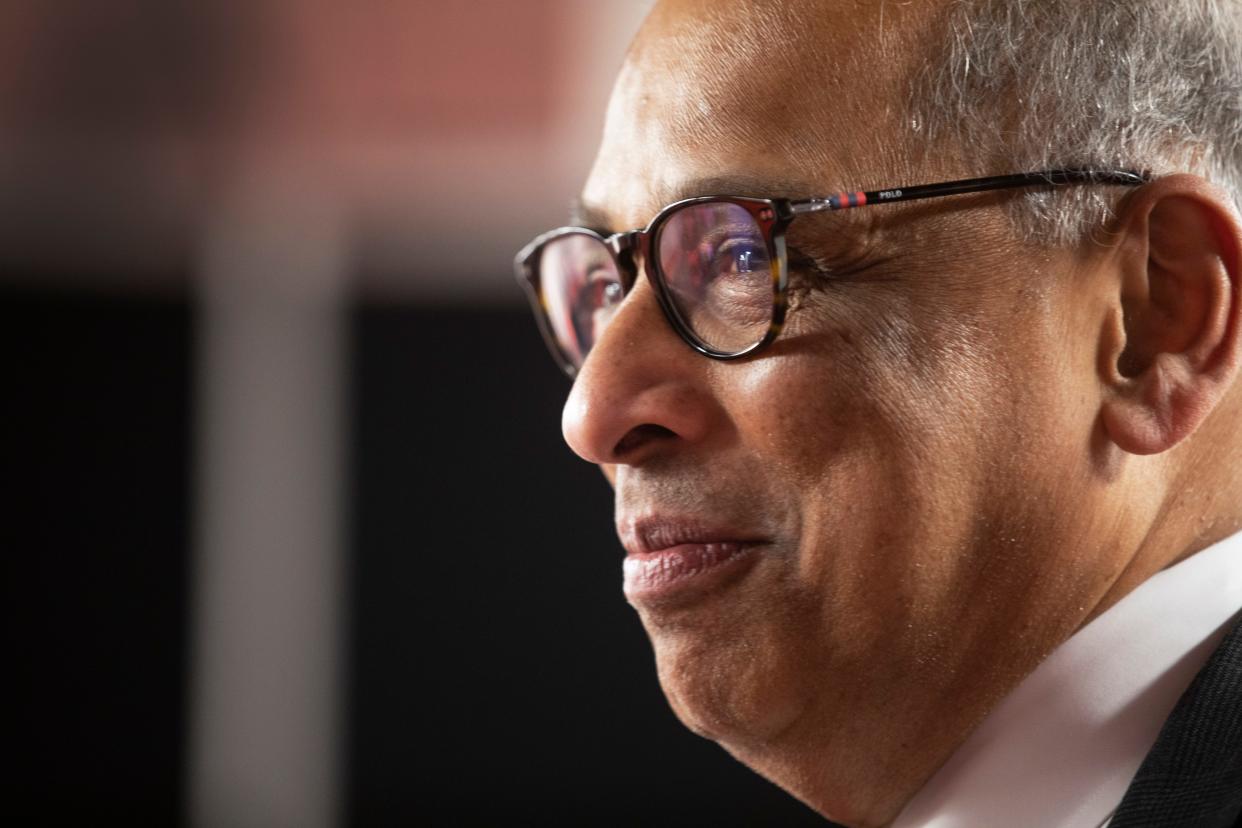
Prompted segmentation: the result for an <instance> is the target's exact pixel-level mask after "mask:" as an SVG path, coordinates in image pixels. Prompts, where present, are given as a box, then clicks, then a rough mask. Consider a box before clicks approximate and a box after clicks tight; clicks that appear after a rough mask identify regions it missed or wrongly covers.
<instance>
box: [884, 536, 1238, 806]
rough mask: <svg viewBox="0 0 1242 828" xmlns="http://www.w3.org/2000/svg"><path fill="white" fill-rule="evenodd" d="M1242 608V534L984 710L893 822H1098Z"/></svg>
mask: <svg viewBox="0 0 1242 828" xmlns="http://www.w3.org/2000/svg"><path fill="white" fill-rule="evenodd" d="M1240 608H1242V533H1239V534H1236V535H1233V536H1231V537H1228V538H1226V539H1225V540H1223V541H1221V542H1220V543H1217V544H1215V545H1214V546H1211V547H1209V548H1207V549H1204V550H1203V551H1201V552H1198V553H1197V554H1194V555H1192V556H1190V557H1189V558H1187V559H1186V560H1184V561H1182V562H1180V563H1178V564H1177V565H1175V566H1172V567H1170V568H1168V569H1166V570H1163V571H1161V572H1158V573H1156V574H1155V575H1153V576H1152V577H1151V578H1149V579H1147V580H1146V581H1144V582H1143V583H1142V584H1140V585H1139V586H1138V587H1137V588H1136V589H1135V590H1134V591H1133V592H1131V593H1130V594H1129V595H1126V596H1125V597H1124V598H1122V599H1121V600H1120V601H1118V602H1117V603H1116V604H1115V605H1113V606H1112V607H1109V608H1108V609H1107V610H1106V611H1105V612H1103V613H1102V614H1101V615H1100V616H1099V617H1098V618H1096V619H1094V620H1093V621H1091V623H1090V624H1088V625H1087V626H1085V627H1083V628H1082V629H1081V630H1079V631H1078V632H1076V633H1074V635H1072V636H1071V637H1070V638H1069V639H1068V640H1067V641H1065V643H1063V644H1062V645H1061V646H1060V647H1058V648H1057V649H1056V650H1054V651H1053V652H1052V654H1051V655H1050V656H1049V657H1048V658H1047V659H1046V660H1045V661H1044V662H1043V663H1042V664H1040V665H1039V666H1038V667H1037V668H1036V669H1035V671H1034V672H1032V673H1031V674H1030V675H1029V676H1027V678H1026V679H1024V680H1023V682H1022V683H1021V684H1019V685H1018V687H1017V688H1016V689H1015V690H1014V691H1013V692H1012V693H1010V694H1009V695H1008V696H1006V697H1005V698H1004V699H1003V700H1002V701H1001V703H1000V704H999V705H998V706H997V707H996V709H995V710H993V711H992V712H991V713H990V714H988V716H987V718H985V719H984V720H983V722H982V724H980V725H979V727H978V728H977V729H976V730H975V731H974V732H973V733H972V734H971V735H970V736H969V737H968V738H967V740H966V741H965V742H964V743H963V744H962V746H961V747H959V748H958V749H957V751H955V752H954V753H953V755H952V756H951V757H950V758H949V761H948V762H946V763H945V764H944V765H943V766H942V767H941V768H940V770H939V771H937V772H936V774H935V775H934V776H933V777H932V778H931V780H930V781H928V783H927V784H926V785H925V786H924V787H923V789H922V790H921V791H919V793H918V794H916V795H915V797H914V799H912V800H911V801H910V802H909V803H908V804H907V805H906V807H905V808H904V809H903V810H902V812H901V815H900V816H899V817H898V818H897V820H896V822H894V823H893V825H892V828H985V827H986V826H996V825H1005V826H1010V828H1061V827H1062V826H1063V827H1064V828H1100V826H1104V825H1106V824H1107V822H1108V821H1109V820H1110V819H1111V817H1112V813H1113V811H1114V810H1116V808H1117V806H1118V805H1119V804H1120V802H1121V799H1122V797H1123V796H1124V795H1125V792H1126V789H1127V788H1128V787H1129V785H1130V782H1131V780H1132V779H1133V778H1134V774H1135V773H1136V772H1137V771H1138V768H1139V765H1140V764H1141V763H1142V761H1143V758H1144V757H1145V756H1146V755H1147V753H1148V751H1149V750H1151V747H1152V745H1153V744H1155V741H1156V737H1157V736H1158V735H1159V733H1160V728H1161V727H1162V726H1163V724H1164V721H1165V719H1167V718H1168V716H1169V714H1170V713H1171V712H1172V711H1173V707H1174V705H1176V704H1177V700H1178V698H1179V697H1180V696H1181V694H1182V693H1183V692H1184V691H1185V689H1186V688H1187V687H1188V686H1189V685H1190V682H1191V680H1192V679H1194V676H1195V674H1196V673H1197V672H1198V671H1199V670H1200V669H1201V668H1202V667H1203V665H1204V664H1205V663H1206V662H1207V659H1208V657H1209V656H1210V655H1211V654H1212V651H1213V650H1215V649H1216V647H1217V645H1218V644H1219V643H1220V641H1221V639H1222V638H1224V636H1225V634H1226V633H1227V632H1228V631H1229V628H1230V627H1231V625H1232V622H1233V619H1234V616H1235V615H1236V614H1237V613H1238V611H1239V609H1240Z"/></svg>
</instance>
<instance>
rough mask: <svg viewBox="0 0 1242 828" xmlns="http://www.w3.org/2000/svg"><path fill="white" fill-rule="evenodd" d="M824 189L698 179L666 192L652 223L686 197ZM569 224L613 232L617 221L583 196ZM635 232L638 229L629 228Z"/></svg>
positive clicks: (753, 179)
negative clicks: (658, 214) (659, 214)
mask: <svg viewBox="0 0 1242 828" xmlns="http://www.w3.org/2000/svg"><path fill="white" fill-rule="evenodd" d="M821 189H823V190H824V191H826V188H818V187H814V186H812V185H811V184H808V183H807V182H805V181H798V180H793V179H785V180H773V179H771V178H762V177H760V176H755V175H749V174H746V173H738V174H731V175H718V176H708V177H705V178H695V179H691V180H689V181H686V182H683V183H681V184H678V185H677V186H676V187H675V188H672V189H670V190H665V191H663V192H662V194H661V198H660V199H659V204H660V206H659V207H657V208H656V209H655V210H653V211H652V213H651V216H649V217H648V220H650V219H651V218H654V217H655V214H656V213H657V212H659V211H660V210H661V209H663V208H664V207H666V206H667V205H669V204H672V203H674V202H677V201H681V200H682V199H686V198H696V197H699V196H719V195H732V196H752V197H756V198H789V199H794V200H797V199H801V198H807V197H810V196H814V195H817V194H818V193H819V192H820V191H821ZM569 223H570V225H571V226H574V227H588V228H591V229H593V230H610V231H611V230H613V229H614V228H613V225H614V222H613V221H611V220H610V217H609V211H608V209H607V208H606V207H601V206H597V205H595V204H591V203H589V202H587V201H585V200H583V199H582V198H581V197H579V198H575V199H573V201H571V202H570V205H569ZM625 229H627V230H634V229H638V228H625Z"/></svg>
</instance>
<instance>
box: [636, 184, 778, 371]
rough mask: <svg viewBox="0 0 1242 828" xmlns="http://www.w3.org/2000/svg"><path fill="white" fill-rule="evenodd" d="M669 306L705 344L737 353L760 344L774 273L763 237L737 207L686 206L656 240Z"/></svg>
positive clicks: (753, 221)
mask: <svg viewBox="0 0 1242 828" xmlns="http://www.w3.org/2000/svg"><path fill="white" fill-rule="evenodd" d="M657 248H658V251H659V252H658V255H659V261H660V268H661V270H662V272H663V275H664V280H665V283H666V284H667V285H668V288H669V294H670V297H671V298H672V301H673V305H674V306H675V307H676V309H677V312H678V314H679V315H680V316H681V317H682V319H683V320H684V321H685V323H686V324H687V325H688V326H689V327H690V329H691V330H692V331H694V333H695V335H696V336H698V337H699V339H701V340H702V341H703V342H704V344H706V345H709V346H711V347H712V348H716V349H719V350H722V351H739V350H743V349H745V348H746V347H748V346H750V345H753V344H754V343H755V342H758V341H759V340H760V339H762V338H763V336H764V334H765V333H766V332H767V327H768V324H769V322H770V321H771V316H772V294H773V288H772V270H771V261H770V259H769V255H768V248H767V244H766V243H765V241H764V237H763V231H762V230H760V228H759V226H758V224H756V222H755V220H754V218H753V217H752V216H751V215H750V213H749V212H747V210H746V209H745V208H743V207H741V206H740V205H737V204H728V203H720V202H716V203H706V204H694V205H689V206H687V207H685V208H683V209H682V210H679V211H678V212H676V213H674V214H673V215H671V216H669V217H668V219H667V220H666V221H665V223H664V226H663V227H662V228H661V230H660V235H659V238H658V240H657Z"/></svg>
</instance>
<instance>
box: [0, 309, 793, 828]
mask: <svg viewBox="0 0 1242 828" xmlns="http://www.w3.org/2000/svg"><path fill="white" fill-rule="evenodd" d="M0 330H2V331H3V337H4V339H3V342H4V348H3V349H0V360H2V365H3V368H2V370H0V376H4V377H5V378H7V380H8V383H7V385H8V388H7V390H6V394H5V397H6V400H7V402H6V403H5V408H6V409H7V412H6V416H5V428H4V431H3V434H4V437H3V441H2V442H0V447H2V448H0V450H2V451H3V454H2V455H0V456H2V457H3V467H4V469H5V470H6V475H5V476H6V477H7V478H8V480H9V481H10V484H11V488H9V492H10V495H9V503H10V508H9V510H7V511H8V514H7V515H6V518H5V520H4V521H3V526H4V536H3V538H4V541H3V548H4V550H5V553H4V560H5V573H4V579H3V583H4V587H3V589H4V593H3V602H2V604H3V607H4V610H3V612H4V618H3V629H4V631H5V646H4V649H5V652H7V653H9V654H10V656H11V657H12V662H11V666H10V667H9V668H8V669H7V670H6V673H7V674H8V676H9V678H8V680H7V681H6V682H5V683H6V684H7V685H8V686H9V688H10V692H11V695H10V696H9V698H8V700H7V701H6V702H5V704H4V708H5V710H6V711H7V712H6V718H8V719H9V726H10V729H9V735H8V737H6V739H5V744H6V746H7V750H6V753H7V754H8V755H9V756H10V757H11V758H12V760H13V764H12V765H11V771H10V772H9V773H8V774H6V775H5V777H4V779H5V783H4V785H3V791H2V792H0V794H2V795H0V802H3V804H2V805H0V812H3V813H4V814H7V818H6V820H5V821H6V822H9V824H17V823H14V822H11V821H10V819H12V818H18V819H19V821H20V823H21V824H31V825H38V824H47V825H71V824H76V825H82V824H100V823H102V822H113V823H117V824H131V825H142V824H150V825H173V824H177V823H178V822H180V821H181V819H182V814H183V809H184V802H183V797H184V791H183V782H182V778H181V777H182V773H183V771H182V762H183V759H184V756H183V752H184V750H185V738H184V729H185V725H186V715H187V713H186V693H185V688H186V676H185V671H186V669H187V658H186V653H185V644H186V636H187V632H186V631H187V622H188V619H187V615H188V612H189V607H188V605H187V587H188V584H187V577H188V575H187V573H188V572H189V568H188V554H189V553H188V532H189V522H190V520H191V517H190V512H191V504H190V502H189V492H190V485H189V480H190V476H191V472H192V469H191V464H192V450H191V447H192V445H193V439H192V434H193V430H194V417H193V400H192V398H191V397H192V388H193V383H192V381H191V372H190V368H191V366H192V365H193V364H194V353H193V350H194V330H195V313H194V310H193V307H192V302H190V301H189V299H188V297H186V296H184V295H180V294H172V295H163V296H155V297H152V296H144V297H133V296H125V295H109V294H99V293H97V292H73V291H63V290H57V291H50V290H40V289H32V288H29V287H27V288H22V289H6V290H4V291H3V292H0ZM350 331H351V335H350V343H351V345H350V383H351V399H350V406H351V408H352V409H353V412H354V416H353V423H354V427H353V431H352V436H351V439H350V442H351V446H352V456H353V460H352V463H351V471H350V479H351V481H352V485H351V493H352V494H351V504H350V512H351V514H352V518H351V520H350V524H351V525H350V531H349V537H350V539H351V543H350V550H349V556H350V557H349V564H350V570H351V574H350V583H351V587H350V597H349V605H350V606H351V607H352V618H351V619H350V620H349V627H350V633H349V651H350V654H349V656H348V661H349V678H348V682H347V685H348V690H347V696H348V701H347V703H348V715H347V727H346V732H347V743H348V751H347V753H348V756H347V761H346V786H345V788H346V790H345V798H346V803H347V804H346V819H345V824H348V825H357V826H369V825H411V824H445V825H452V824H465V825H470V824H490V825H502V824H530V825H582V824H590V825H718V826H726V825H738V826H743V825H757V824H764V825H775V824H781V825H793V824H802V823H805V824H815V823H816V822H817V820H816V819H815V818H814V816H813V815H812V814H811V812H810V811H809V810H807V809H805V808H804V807H803V806H801V805H799V804H798V803H796V802H795V801H793V800H792V799H791V798H789V797H788V796H787V795H786V794H784V793H782V792H781V791H779V790H777V789H776V788H775V787H773V786H771V785H769V784H768V783H767V782H765V781H764V780H762V779H760V778H759V777H757V776H755V775H753V774H752V773H751V772H750V771H748V770H746V769H745V768H743V767H742V766H741V765H739V764H737V763H736V762H734V760H732V759H731V758H730V757H728V756H727V755H726V754H725V753H724V752H723V751H722V750H720V749H719V748H718V747H716V746H715V745H713V744H711V743H710V742H707V741H704V740H702V739H699V738H697V737H695V736H693V735H691V734H690V733H689V732H688V731H685V730H684V729H683V728H682V727H681V725H680V724H679V723H678V722H677V721H676V720H675V719H674V717H673V716H672V714H671V712H670V711H669V709H668V706H667V704H666V703H665V701H664V699H663V696H662V695H661V693H660V691H659V688H658V686H657V683H656V680H655V670H654V666H653V663H652V656H651V652H650V648H649V646H648V644H647V641H646V638H645V635H644V634H643V632H642V630H641V627H640V625H639V623H638V621H637V618H636V617H635V616H634V614H633V612H632V611H631V610H630V609H629V607H628V606H627V605H626V604H625V602H624V600H623V599H622V596H621V591H620V572H619V570H620V559H621V552H620V549H619V546H618V544H617V542H616V540H615V537H614V536H613V533H612V529H611V497H610V490H609V489H608V487H607V484H606V483H605V481H604V480H603V478H602V476H601V475H600V474H599V472H598V471H597V470H596V469H594V468H592V467H590V466H588V465H587V464H585V463H583V462H581V461H580V460H578V459H577V458H575V457H574V456H573V455H572V454H571V453H570V452H569V450H568V449H567V448H566V447H565V446H564V444H563V443H562V442H561V438H560V433H559V422H560V420H559V416H560V412H559V406H560V401H561V399H562V397H563V395H564V394H565V392H566V390H567V384H566V381H565V380H564V379H563V378H562V377H561V376H560V375H559V374H558V373H557V371H556V369H555V368H554V367H553V366H552V363H551V360H550V359H549V358H548V357H547V355H546V354H545V353H544V351H543V345H542V342H540V341H539V339H538V336H537V335H536V333H535V330H534V327H533V324H532V322H531V320H530V319H529V318H528V314H527V312H526V311H525V310H524V309H522V308H513V309H492V310H485V311H480V310H471V309H467V308H440V309H427V308H419V307H393V306H391V305H385V306H382V307H375V306H371V305H367V304H365V303H363V304H358V305H356V306H355V307H354V308H353V309H352V311H351V314H350Z"/></svg>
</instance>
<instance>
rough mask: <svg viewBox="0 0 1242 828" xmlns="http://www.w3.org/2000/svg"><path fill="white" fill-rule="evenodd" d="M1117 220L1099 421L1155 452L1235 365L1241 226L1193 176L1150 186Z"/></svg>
mask: <svg viewBox="0 0 1242 828" xmlns="http://www.w3.org/2000/svg"><path fill="white" fill-rule="evenodd" d="M1119 219H1120V227H1119V230H1120V233H1121V239H1120V244H1119V246H1118V247H1117V248H1116V250H1117V253H1118V257H1117V258H1116V259H1114V260H1113V264H1114V266H1115V267H1116V268H1117V271H1116V273H1117V276H1118V277H1119V281H1118V283H1117V285H1116V287H1117V288H1118V291H1117V294H1116V296H1115V301H1116V304H1115V306H1114V309H1113V310H1114V319H1113V320H1112V324H1110V325H1108V326H1107V328H1108V333H1107V334H1106V342H1105V343H1104V345H1105V347H1104V351H1103V354H1104V364H1103V365H1102V366H1101V368H1102V371H1103V373H1104V375H1105V376H1104V377H1103V378H1104V380H1105V383H1106V384H1107V385H1108V390H1109V393H1108V394H1107V395H1106V397H1105V401H1104V405H1103V410H1102V415H1103V423H1104V427H1105V429H1106V431H1107V433H1108V436H1109V438H1110V439H1111V440H1112V441H1113V442H1114V443H1116V445H1117V446H1118V447H1120V448H1121V449H1123V450H1124V451H1127V452H1130V453H1132V454H1157V453H1159V452H1163V451H1167V450H1169V449H1170V448H1172V447H1173V446H1175V445H1177V444H1178V443H1180V442H1181V441H1182V440H1184V439H1186V438H1187V437H1188V436H1190V434H1191V433H1192V432H1193V431H1194V430H1195V429H1196V428H1198V426H1199V425H1200V424H1201V423H1202V422H1203V421H1204V420H1205V419H1206V418H1207V416H1208V415H1209V414H1210V413H1211V412H1212V410H1213V409H1214V408H1215V407H1216V405H1217V403H1218V402H1219V401H1220V399H1221V397H1222V396H1223V395H1224V393H1225V392H1226V391H1227V390H1228V388H1229V386H1230V384H1231V383H1232V381H1233V378H1234V375H1235V374H1236V372H1237V368H1238V362H1239V309H1240V303H1239V278H1240V274H1239V263H1240V257H1242V226H1240V224H1239V219H1238V216H1237V214H1236V212H1235V211H1234V209H1233V208H1232V207H1231V206H1230V205H1229V202H1228V201H1227V199H1226V198H1225V197H1224V196H1223V195H1222V194H1221V193H1220V192H1219V191H1218V190H1217V189H1216V188H1214V187H1213V186H1212V185H1210V184H1208V183H1207V182H1206V181H1204V180H1203V179H1201V178H1199V177H1198V176H1193V175H1173V176H1169V177H1167V178H1161V179H1158V180H1156V181H1154V182H1152V183H1150V184H1147V185H1145V186H1144V187H1142V188H1141V189H1139V190H1137V191H1136V192H1134V193H1132V194H1131V196H1130V198H1128V199H1127V200H1126V202H1125V203H1124V206H1123V209H1122V212H1121V215H1120V216H1119Z"/></svg>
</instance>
